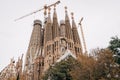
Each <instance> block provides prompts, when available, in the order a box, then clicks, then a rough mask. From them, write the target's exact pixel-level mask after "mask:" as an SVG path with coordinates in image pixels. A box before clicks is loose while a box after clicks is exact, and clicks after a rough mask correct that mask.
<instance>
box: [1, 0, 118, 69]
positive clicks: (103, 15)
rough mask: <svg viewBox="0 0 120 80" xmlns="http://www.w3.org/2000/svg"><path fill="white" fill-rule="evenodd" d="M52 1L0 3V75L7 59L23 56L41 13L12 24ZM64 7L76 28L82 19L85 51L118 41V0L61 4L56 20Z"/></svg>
mask: <svg viewBox="0 0 120 80" xmlns="http://www.w3.org/2000/svg"><path fill="white" fill-rule="evenodd" d="M56 1H57V0H0V71H1V70H2V69H3V68H4V67H5V66H7V65H8V64H9V62H10V58H12V57H14V58H15V60H17V58H18V57H19V56H21V55H22V53H23V54H24V56H25V53H26V51H27V48H28V44H29V40H30V36H31V32H32V29H33V21H34V20H35V19H40V20H42V21H43V19H44V17H43V11H41V12H38V13H37V14H34V15H31V16H29V17H26V18H24V19H21V20H19V21H16V22H15V21H14V20H15V19H16V18H19V17H21V16H23V15H25V14H28V13H30V12H33V11H34V10H37V9H40V8H42V7H43V6H44V5H45V4H51V3H54V2H56ZM64 6H67V7H68V13H69V16H70V13H71V12H74V14H75V21H76V24H77V26H78V23H79V20H80V18H81V17H84V20H83V22H82V24H83V29H84V35H85V40H86V44H87V49H88V51H90V50H91V49H94V48H97V47H100V48H104V47H107V46H108V42H109V40H110V38H111V37H112V36H115V35H117V36H118V37H119V38H120V0H61V4H59V5H58V6H57V13H58V14H57V15H58V18H59V20H61V19H64V14H65V13H64ZM52 9H53V8H52ZM52 15H53V14H52ZM78 30H80V29H79V28H78Z"/></svg>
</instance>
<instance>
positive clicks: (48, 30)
mask: <svg viewBox="0 0 120 80" xmlns="http://www.w3.org/2000/svg"><path fill="white" fill-rule="evenodd" d="M51 40H52V21H51V15H50V8H49V11H48V18H47V23H46V26H45V43H46V42H47V41H51Z"/></svg>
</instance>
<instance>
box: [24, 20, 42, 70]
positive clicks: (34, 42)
mask: <svg viewBox="0 0 120 80" xmlns="http://www.w3.org/2000/svg"><path fill="white" fill-rule="evenodd" d="M33 26H34V27H33V31H32V34H31V38H30V43H29V46H28V50H27V54H26V61H25V70H26V71H28V70H30V69H29V65H31V64H32V63H33V60H32V59H34V57H35V54H36V51H37V49H38V48H41V28H42V22H41V21H40V20H35V21H34V24H33Z"/></svg>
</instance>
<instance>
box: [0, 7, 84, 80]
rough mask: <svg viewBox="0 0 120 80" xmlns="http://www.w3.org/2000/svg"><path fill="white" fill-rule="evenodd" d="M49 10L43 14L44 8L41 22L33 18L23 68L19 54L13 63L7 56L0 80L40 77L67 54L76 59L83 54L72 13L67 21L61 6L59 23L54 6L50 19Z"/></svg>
mask: <svg viewBox="0 0 120 80" xmlns="http://www.w3.org/2000/svg"><path fill="white" fill-rule="evenodd" d="M50 12H51V11H50V8H49V9H48V13H47V14H46V11H45V13H44V14H45V16H47V17H46V18H45V20H44V23H43V24H42V21H41V20H34V23H33V31H32V34H31V38H30V42H29V46H28V50H27V53H26V55H25V56H26V57H25V61H24V67H23V66H22V65H23V56H22V57H21V58H19V59H18V61H17V62H16V63H15V61H14V60H13V59H11V62H10V64H9V65H8V66H6V67H5V68H4V69H3V70H2V71H1V72H0V80H10V79H9V78H11V77H12V78H13V79H11V80H19V79H20V80H42V76H43V75H44V74H45V72H46V71H47V70H48V69H49V67H50V66H52V65H54V64H55V63H57V62H60V61H61V60H62V59H65V58H66V57H67V56H68V55H71V56H73V57H74V58H76V59H78V58H79V56H80V55H81V54H83V51H82V45H81V40H80V37H79V34H78V29H77V26H76V23H75V21H74V15H73V13H72V14H71V16H72V18H71V21H70V18H69V15H68V11H67V7H65V19H64V20H61V21H60V22H59V21H58V17H57V12H56V7H54V10H53V17H52V18H51V13H50ZM61 13H62V12H61ZM17 78H19V79H17Z"/></svg>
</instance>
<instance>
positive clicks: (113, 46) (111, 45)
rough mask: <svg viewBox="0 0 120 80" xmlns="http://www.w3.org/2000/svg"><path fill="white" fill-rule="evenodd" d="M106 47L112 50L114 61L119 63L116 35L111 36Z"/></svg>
mask: <svg viewBox="0 0 120 80" xmlns="http://www.w3.org/2000/svg"><path fill="white" fill-rule="evenodd" d="M108 48H109V49H110V50H111V51H113V53H114V58H115V59H116V60H115V62H117V63H119V64H120V39H119V38H118V37H117V36H115V37H112V38H111V40H110V42H109V46H108Z"/></svg>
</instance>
